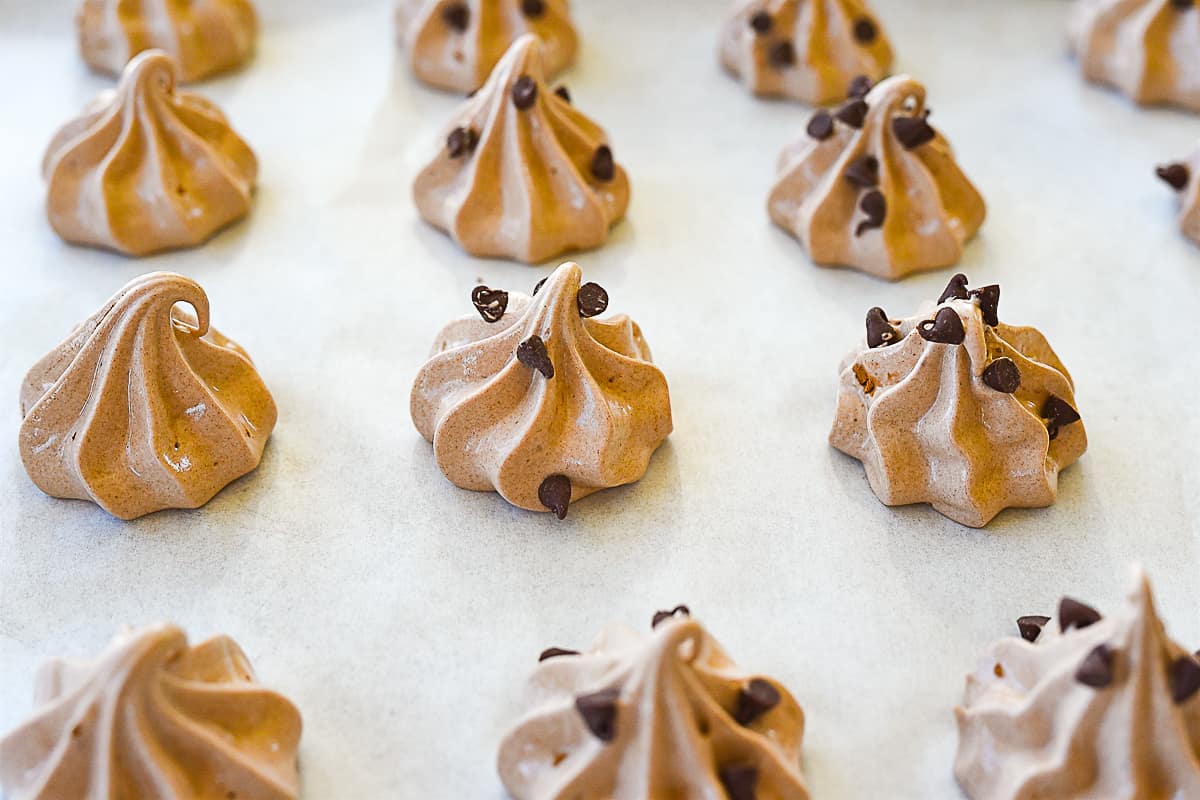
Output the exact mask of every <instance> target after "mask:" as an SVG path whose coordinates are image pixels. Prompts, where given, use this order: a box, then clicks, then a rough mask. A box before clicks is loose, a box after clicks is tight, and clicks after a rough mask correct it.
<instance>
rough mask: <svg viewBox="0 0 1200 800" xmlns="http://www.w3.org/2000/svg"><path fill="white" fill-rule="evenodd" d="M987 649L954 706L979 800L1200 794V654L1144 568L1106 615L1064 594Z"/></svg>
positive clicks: (967, 785)
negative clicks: (1053, 612) (1177, 633)
mask: <svg viewBox="0 0 1200 800" xmlns="http://www.w3.org/2000/svg"><path fill="white" fill-rule="evenodd" d="M1019 628H1020V632H1021V634H1022V635H1021V637H1015V636H1014V637H1010V638H1007V639H1001V640H1000V641H998V642H996V643H995V644H993V645H992V646H991V647H989V648H988V650H987V652H986V653H985V654H984V655H983V658H982V659H981V660H980V664H979V668H978V669H977V670H976V671H975V672H974V673H973V674H971V675H970V676H968V678H967V689H966V697H965V699H964V700H963V704H962V706H961V707H959V708H957V709H955V716H956V717H957V719H958V735H959V745H958V755H957V757H956V759H955V765H954V774H955V775H956V776H957V778H958V782H959V784H960V785H961V786H962V788H963V790H964V791H965V792H966V794H967V796H968V797H970V798H971V800H1026V798H1028V800H1033V798H1062V800H1076V799H1078V800H1084V798H1089V799H1090V798H1095V800H1101V798H1104V799H1105V800H1108V799H1110V798H1161V800H1168V798H1170V799H1172V800H1183V798H1191V797H1200V660H1198V658H1197V656H1194V655H1192V654H1190V653H1188V651H1187V650H1185V649H1184V648H1183V647H1180V646H1179V645H1178V644H1176V643H1175V642H1174V641H1172V640H1171V639H1170V638H1169V637H1168V636H1167V633H1166V631H1165V630H1164V628H1163V624H1162V621H1161V620H1160V619H1159V617H1158V614H1157V612H1156V611H1155V608H1154V598H1153V596H1152V594H1151V591H1150V584H1149V582H1148V581H1147V579H1146V576H1145V575H1144V574H1143V573H1142V572H1141V571H1140V570H1138V571H1137V573H1136V575H1135V578H1134V585H1133V589H1132V590H1131V592H1130V594H1129V601H1128V604H1127V605H1126V606H1125V607H1124V608H1123V609H1121V611H1120V612H1119V613H1118V614H1116V615H1114V616H1110V617H1103V618H1102V617H1101V616H1100V614H1099V613H1098V612H1097V611H1095V610H1094V609H1092V608H1090V607H1088V606H1086V605H1084V604H1082V603H1079V602H1078V601H1075V600H1071V599H1070V598H1064V599H1063V601H1062V604H1061V605H1060V606H1059V615H1058V620H1057V621H1054V620H1051V619H1050V618H1049V617H1022V618H1021V620H1020V622H1019Z"/></svg>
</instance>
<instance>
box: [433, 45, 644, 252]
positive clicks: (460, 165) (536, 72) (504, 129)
mask: <svg viewBox="0 0 1200 800" xmlns="http://www.w3.org/2000/svg"><path fill="white" fill-rule="evenodd" d="M444 141H445V145H444V146H443V147H442V148H441V150H440V151H439V152H438V154H437V156H435V157H434V159H433V161H432V162H431V163H430V164H429V166H427V167H425V169H424V170H422V171H421V173H420V174H419V175H418V176H417V180H416V182H415V184H414V185H413V196H414V197H415V199H416V204H417V209H418V210H419V211H420V213H421V216H422V217H423V218H424V219H425V221H426V222H428V223H430V224H431V225H433V226H434V227H436V228H438V229H439V230H442V231H445V232H446V233H448V234H450V236H451V237H453V238H454V240H455V241H456V242H458V243H459V245H460V246H461V247H462V248H463V249H464V250H466V251H467V252H468V253H470V254H472V255H475V256H487V257H499V258H513V259H518V260H520V261H525V262H527V263H531V264H534V263H540V262H542V261H545V260H547V259H549V258H552V257H554V256H557V255H561V254H562V253H565V252H567V251H570V250H583V249H588V248H593V247H599V246H600V245H601V244H603V243H604V240H605V239H606V238H608V231H609V229H610V228H611V227H612V226H613V225H614V224H616V223H617V222H618V221H619V220H620V219H621V218H622V217H624V216H625V210H626V209H627V208H628V207H629V178H628V177H627V176H626V175H625V170H624V169H622V168H621V166H620V165H619V164H617V163H616V161H614V159H613V152H612V149H611V148H610V147H609V145H608V138H607V137H606V136H605V133H604V131H603V130H602V129H601V128H600V127H599V126H597V125H596V124H595V123H594V122H592V121H591V120H590V119H588V118H587V117H585V116H584V115H583V114H581V113H580V112H578V111H576V110H575V108H574V107H573V106H572V105H571V102H570V101H569V100H568V99H565V96H564V95H563V94H562V93H557V92H554V91H551V90H550V89H549V88H548V87H547V86H546V83H545V80H544V75H543V72H542V60H541V45H540V44H539V43H538V40H537V39H536V38H535V37H533V36H523V37H521V38H520V39H518V40H517V42H516V43H515V44H513V46H512V49H511V50H509V52H508V55H506V56H505V57H504V60H503V61H501V62H500V64H499V65H498V66H497V67H496V71H495V72H493V73H492V77H491V78H489V79H488V82H487V84H485V85H484V87H483V88H482V89H480V90H479V92H478V93H476V94H475V96H474V97H472V98H471V99H470V100H468V101H467V103H466V105H465V106H464V107H463V108H462V109H461V110H460V111H459V112H458V113H457V114H455V117H454V120H453V121H452V122H451V123H450V125H449V126H448V128H447V133H446V137H445V140H444Z"/></svg>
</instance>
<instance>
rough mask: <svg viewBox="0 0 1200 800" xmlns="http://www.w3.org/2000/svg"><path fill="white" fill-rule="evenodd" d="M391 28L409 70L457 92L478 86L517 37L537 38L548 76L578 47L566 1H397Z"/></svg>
mask: <svg viewBox="0 0 1200 800" xmlns="http://www.w3.org/2000/svg"><path fill="white" fill-rule="evenodd" d="M396 27H397V29H398V31H399V36H400V43H401V45H402V47H403V48H404V50H405V52H406V53H407V57H408V61H409V66H410V67H411V69H412V71H413V74H414V75H415V76H416V77H417V78H418V79H419V80H421V81H423V82H424V83H427V84H429V85H430V86H433V87H435V88H438V89H445V90H447V91H452V92H460V93H462V94H466V93H468V92H472V91H474V90H476V89H478V88H479V87H480V86H482V85H483V83H484V81H486V80H487V78H488V75H489V74H491V72H492V70H493V69H494V68H495V66H496V65H497V64H498V63H499V62H500V59H501V58H503V57H504V54H505V53H506V52H507V51H508V49H509V47H511V46H512V44H513V43H514V42H515V41H517V40H518V39H520V38H521V37H522V36H528V35H532V36H536V37H537V38H538V39H539V40H541V42H542V59H543V63H544V65H545V70H546V74H547V75H548V76H549V77H553V76H555V75H557V74H558V73H560V72H562V71H563V70H564V69H566V68H567V67H569V66H570V65H571V64H572V63H574V61H575V55H576V52H577V51H578V49H579V35H578V34H577V33H576V31H575V25H574V23H573V22H572V21H571V10H570V6H569V4H568V2H567V0H400V2H399V4H398V5H397V7H396Z"/></svg>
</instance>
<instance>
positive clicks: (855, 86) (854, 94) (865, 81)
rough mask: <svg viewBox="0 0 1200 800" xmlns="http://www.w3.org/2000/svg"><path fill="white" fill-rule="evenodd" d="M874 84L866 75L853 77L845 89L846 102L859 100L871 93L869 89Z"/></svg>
mask: <svg viewBox="0 0 1200 800" xmlns="http://www.w3.org/2000/svg"><path fill="white" fill-rule="evenodd" d="M874 85H875V84H874V83H872V81H871V79H870V78H869V77H868V76H866V75H855V76H854V78H853V80H851V81H850V87H849V88H848V89H846V99H847V100H861V99H863V98H864V97H866V96H867V94H868V93H869V92H870V91H871V87H873V86H874Z"/></svg>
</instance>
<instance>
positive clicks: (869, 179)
mask: <svg viewBox="0 0 1200 800" xmlns="http://www.w3.org/2000/svg"><path fill="white" fill-rule="evenodd" d="M846 180H848V181H850V182H851V183H852V184H854V185H855V186H857V187H859V188H860V189H871V188H874V187H875V186H878V185H879V159H878V158H876V157H875V156H860V157H859V158H856V159H854V160H853V161H851V162H850V166H848V167H846Z"/></svg>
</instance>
